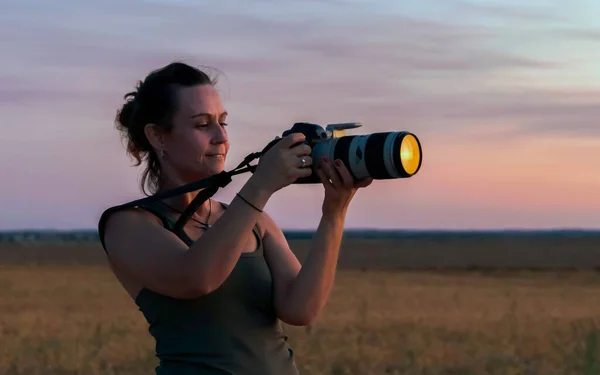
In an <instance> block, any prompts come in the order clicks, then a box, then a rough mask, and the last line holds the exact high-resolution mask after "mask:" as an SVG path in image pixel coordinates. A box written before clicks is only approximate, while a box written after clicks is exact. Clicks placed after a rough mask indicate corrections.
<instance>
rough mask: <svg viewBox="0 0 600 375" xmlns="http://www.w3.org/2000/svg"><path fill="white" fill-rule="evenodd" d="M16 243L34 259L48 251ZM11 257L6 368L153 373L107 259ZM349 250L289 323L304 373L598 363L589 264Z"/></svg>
mask: <svg viewBox="0 0 600 375" xmlns="http://www.w3.org/2000/svg"><path fill="white" fill-rule="evenodd" d="M346 246H348V244H346ZM13 250H14V251H13V253H15V252H16V253H21V254H30V255H31V253H32V252H35V253H36V254H38V255H36V256H35V257H34V258H35V259H37V260H38V262H37V263H44V262H40V261H39V260H40V259H41V258H43V256H42V255H40V254H49V253H53V252H52V251H50V250H48V249H45V248H37V249H36V250H32V248H29V250H25V248H22V249H18V251H17V250H15V249H13ZM55 250H56V249H55ZM96 250H97V249H96ZM2 251H4V255H5V258H6V257H7V255H6V254H7V253H9V252H8V251H7V249H6V248H4V249H2V248H0V252H2ZM64 251H66V252H71V253H74V252H76V251H77V250H76V248H75V247H72V248H70V249H67V250H64ZM28 252H29V253H28ZM54 253H59V251H56V252H54ZM83 253H84V250H82V254H83ZM10 257H12V258H10ZM8 258H10V259H12V260H13V262H5V263H4V265H0V374H11V375H12V374H27V375H36V374H45V375H67V374H69V375H74V374H86V375H99V374H136V375H137V374H140V375H141V374H152V373H153V371H154V367H155V366H156V364H157V361H156V359H155V358H154V353H153V344H154V343H153V341H152V338H151V337H150V336H149V334H148V332H147V326H146V324H145V322H144V320H143V317H142V315H141V313H140V312H139V311H138V310H137V308H136V306H135V305H134V303H133V302H132V301H131V300H130V299H129V297H128V296H127V295H126V294H125V292H124V291H123V290H122V289H121V287H120V286H119V284H118V283H117V281H116V280H115V278H114V277H113V276H112V274H111V273H110V272H109V270H108V269H107V267H106V265H105V264H101V263H102V262H100V261H99V262H98V264H94V262H92V261H88V262H87V264H79V265H76V264H68V263H70V262H67V261H66V258H65V261H64V262H62V263H63V264H58V263H61V262H55V263H57V264H51V263H52V262H50V260H51V259H52V257H51V256H47V259H46V260H47V262H46V263H45V264H37V265H28V264H27V263H28V262H25V261H23V262H17V261H16V260H17V258H16V257H15V256H14V254H13V255H11V256H8ZM8 258H6V259H8ZM99 259H101V258H98V260H99ZM348 259H349V258H347V260H346V261H345V262H346V263H347V266H346V267H342V269H341V270H340V271H339V273H338V277H337V280H336V285H335V289H334V291H333V294H332V296H331V299H330V300H329V303H328V305H327V306H326V309H325V311H324V313H323V314H322V315H321V316H320V318H319V320H318V321H317V322H316V324H314V325H313V326H311V327H308V328H306V327H304V328H300V327H288V326H286V331H287V332H288V334H289V335H290V342H291V344H292V346H293V348H294V350H295V354H296V357H297V363H298V366H299V368H300V370H301V373H302V374H314V375H325V374H326V375H342V374H361V375H368V374H432V375H433V374H446V375H450V374H453V375H461V374H462V375H467V374H544V375H546V374H548V375H551V374H586V375H588V374H600V273H597V272H596V271H595V270H594V269H590V270H580V271H574V270H554V271H531V270H530V271H523V270H504V271H502V270H482V271H475V270H471V271H464V270H445V271H442V270H439V271H435V272H434V271H427V270H422V271H417V270H407V269H405V270H395V271H394V270H389V269H387V270H386V269H385V267H374V266H373V265H374V264H370V263H368V262H364V261H363V263H362V264H361V266H360V267H358V265H359V264H358V263H357V264H355V267H350V263H349V260H348ZM371 259H372V258H371ZM9 263H10V264H9ZM82 263H86V262H82ZM357 268H358V269H357ZM360 268H373V269H372V270H366V269H363V270H361V269H360Z"/></svg>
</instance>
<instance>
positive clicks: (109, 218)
mask: <svg viewBox="0 0 600 375" xmlns="http://www.w3.org/2000/svg"><path fill="white" fill-rule="evenodd" d="M109 224H110V225H109ZM156 224H160V225H161V226H162V225H163V224H164V223H163V220H161V218H160V217H159V216H158V215H156V214H155V213H153V212H152V210H149V209H148V208H147V207H141V206H138V205H135V206H130V205H127V204H122V205H116V206H111V207H108V208H106V209H105V210H104V211H103V212H102V214H101V215H100V219H99V220H98V234H99V237H100V242H101V244H102V247H104V249H105V250H106V244H105V241H104V239H105V237H106V232H107V230H113V229H115V230H118V231H119V232H123V233H125V234H126V232H127V230H128V228H130V227H134V226H139V225H148V226H149V227H150V225H152V226H154V225H156Z"/></svg>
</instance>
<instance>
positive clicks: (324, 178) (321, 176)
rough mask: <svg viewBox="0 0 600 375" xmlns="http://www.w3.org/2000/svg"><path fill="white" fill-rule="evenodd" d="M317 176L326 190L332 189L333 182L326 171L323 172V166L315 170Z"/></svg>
mask: <svg viewBox="0 0 600 375" xmlns="http://www.w3.org/2000/svg"><path fill="white" fill-rule="evenodd" d="M315 174H316V175H317V177H319V180H320V181H321V183H322V184H323V186H324V187H325V189H328V188H330V187H331V181H329V178H328V177H327V176H326V175H325V171H324V170H323V167H322V166H320V165H319V166H317V168H315Z"/></svg>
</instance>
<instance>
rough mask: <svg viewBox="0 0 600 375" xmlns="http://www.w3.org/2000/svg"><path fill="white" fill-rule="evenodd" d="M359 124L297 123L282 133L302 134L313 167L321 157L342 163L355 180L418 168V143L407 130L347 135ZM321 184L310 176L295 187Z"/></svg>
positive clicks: (391, 175) (402, 173) (403, 175)
mask: <svg viewBox="0 0 600 375" xmlns="http://www.w3.org/2000/svg"><path fill="white" fill-rule="evenodd" d="M361 126H362V124H361V123H358V122H348V123H337V124H328V125H327V126H326V127H325V128H323V127H322V126H321V125H318V124H312V123H308V122H297V123H295V124H294V125H293V126H292V127H291V128H290V129H288V130H286V131H284V132H283V133H282V137H286V136H287V135H289V134H292V133H302V134H304V136H305V137H306V140H305V141H304V143H306V144H307V145H309V146H310V147H311V149H312V151H311V157H312V159H313V165H312V166H311V167H307V168H313V167H314V165H317V164H318V163H320V162H321V160H322V159H323V157H328V158H329V160H332V161H333V160H336V159H339V160H341V161H342V162H343V163H344V164H345V166H346V168H347V169H348V171H349V172H350V174H351V175H352V177H353V178H354V179H361V178H365V177H371V178H373V179H375V180H383V179H395V178H407V177H411V176H413V175H414V174H416V173H417V172H418V171H419V169H420V168H421V163H422V156H421V155H422V152H421V144H420V142H419V140H418V139H417V137H416V136H415V135H414V134H412V133H410V132H406V131H397V132H379V133H371V134H365V135H347V134H346V130H347V129H354V128H358V127H361ZM280 140H281V137H277V138H275V139H274V140H272V141H271V142H270V143H269V144H268V145H267V146H266V147H265V148H264V149H263V151H262V152H263V153H264V152H266V151H267V150H268V149H269V148H271V147H272V146H273V145H274V144H275V143H277V142H278V141H280ZM314 183H320V180H319V178H318V176H317V175H316V174H315V173H313V174H312V175H310V176H308V177H301V178H298V179H297V180H296V182H295V184H314Z"/></svg>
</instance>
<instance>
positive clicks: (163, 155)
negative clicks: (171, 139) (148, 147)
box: [160, 150, 165, 159]
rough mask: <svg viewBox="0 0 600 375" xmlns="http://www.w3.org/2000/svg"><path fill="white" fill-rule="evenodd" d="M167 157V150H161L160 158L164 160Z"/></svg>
mask: <svg viewBox="0 0 600 375" xmlns="http://www.w3.org/2000/svg"><path fill="white" fill-rule="evenodd" d="M164 157H165V150H160V158H161V159H164Z"/></svg>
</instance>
